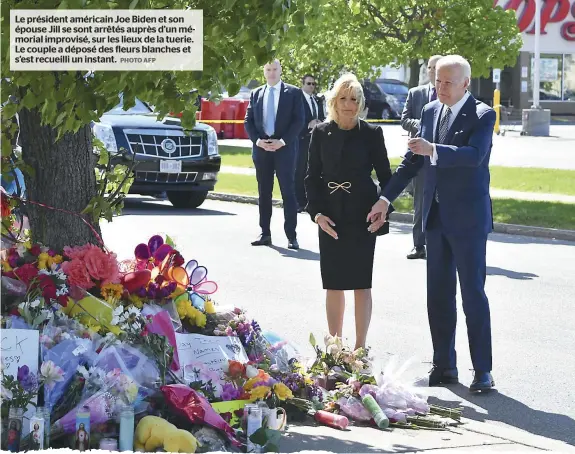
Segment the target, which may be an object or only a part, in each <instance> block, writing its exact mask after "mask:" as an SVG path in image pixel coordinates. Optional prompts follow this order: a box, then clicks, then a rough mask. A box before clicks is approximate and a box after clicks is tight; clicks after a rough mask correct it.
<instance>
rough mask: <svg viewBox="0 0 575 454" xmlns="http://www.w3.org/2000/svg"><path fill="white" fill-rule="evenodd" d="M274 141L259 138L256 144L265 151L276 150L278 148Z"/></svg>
mask: <svg viewBox="0 0 575 454" xmlns="http://www.w3.org/2000/svg"><path fill="white" fill-rule="evenodd" d="M273 142H274V141H273V140H272V139H258V141H257V142H256V146H257V147H260V148H263V149H264V150H265V151H276V148H274V147H273V146H272V144H273Z"/></svg>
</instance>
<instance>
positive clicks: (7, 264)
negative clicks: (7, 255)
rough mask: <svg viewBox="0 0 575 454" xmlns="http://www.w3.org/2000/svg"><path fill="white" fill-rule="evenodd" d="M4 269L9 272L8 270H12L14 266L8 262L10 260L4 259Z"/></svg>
mask: <svg viewBox="0 0 575 454" xmlns="http://www.w3.org/2000/svg"><path fill="white" fill-rule="evenodd" d="M2 271H4V272H5V273H7V272H8V271H12V267H11V266H10V264H9V263H8V260H2Z"/></svg>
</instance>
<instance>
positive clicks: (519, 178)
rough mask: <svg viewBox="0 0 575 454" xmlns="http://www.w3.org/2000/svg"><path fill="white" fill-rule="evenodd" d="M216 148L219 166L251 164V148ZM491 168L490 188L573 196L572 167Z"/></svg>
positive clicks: (394, 163)
mask: <svg viewBox="0 0 575 454" xmlns="http://www.w3.org/2000/svg"><path fill="white" fill-rule="evenodd" d="M219 149H220V154H221V155H222V165H224V166H232V167H244V168H253V167H254V163H253V161H252V149H251V148H248V147H236V146H230V145H220V147H219ZM400 162H401V158H391V159H390V164H391V167H392V170H395V168H396V167H397V166H398V165H399V163H400ZM490 171H491V187H492V188H495V189H509V190H513V191H521V192H540V193H547V194H565V195H574V196H575V170H557V169H540V168H524V167H499V166H493V167H491V169H490ZM374 175H375V173H374Z"/></svg>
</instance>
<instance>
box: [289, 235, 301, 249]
mask: <svg viewBox="0 0 575 454" xmlns="http://www.w3.org/2000/svg"><path fill="white" fill-rule="evenodd" d="M288 249H296V250H297V249H299V243H298V242H297V240H296V239H295V238H294V239H293V240H288Z"/></svg>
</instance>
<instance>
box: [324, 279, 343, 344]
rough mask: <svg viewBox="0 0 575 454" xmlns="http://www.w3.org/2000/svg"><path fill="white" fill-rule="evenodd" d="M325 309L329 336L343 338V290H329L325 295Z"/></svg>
mask: <svg viewBox="0 0 575 454" xmlns="http://www.w3.org/2000/svg"><path fill="white" fill-rule="evenodd" d="M325 308H326V313H327V326H328V327H329V334H330V335H332V336H339V337H341V335H342V331H343V313H344V311H345V295H344V293H343V290H328V291H327V292H326V295H325Z"/></svg>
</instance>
